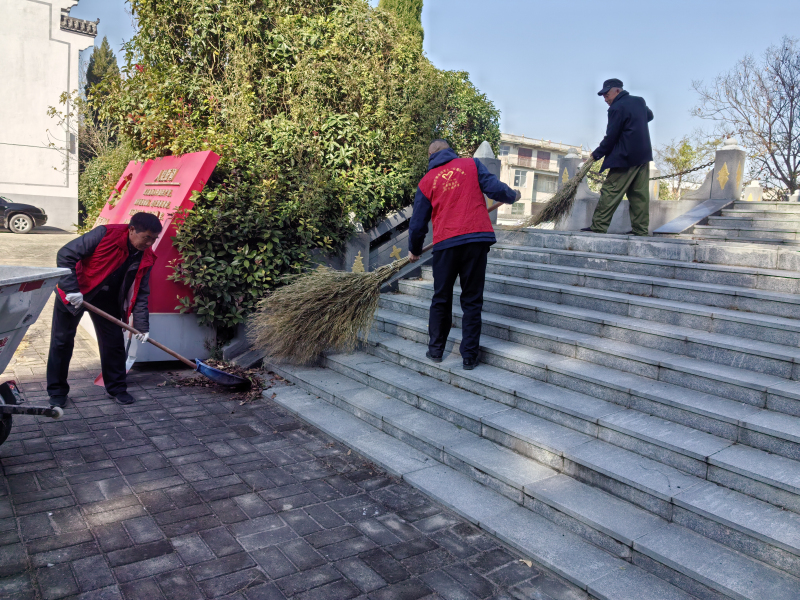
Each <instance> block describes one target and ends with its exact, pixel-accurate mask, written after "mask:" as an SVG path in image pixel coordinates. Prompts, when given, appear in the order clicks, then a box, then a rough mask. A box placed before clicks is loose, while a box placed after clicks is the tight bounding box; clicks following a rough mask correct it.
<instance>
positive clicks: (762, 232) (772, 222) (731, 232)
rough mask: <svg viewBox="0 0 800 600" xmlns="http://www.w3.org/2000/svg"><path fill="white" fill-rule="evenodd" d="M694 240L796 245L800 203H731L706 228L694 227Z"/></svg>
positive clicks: (799, 238)
mask: <svg viewBox="0 0 800 600" xmlns="http://www.w3.org/2000/svg"><path fill="white" fill-rule="evenodd" d="M692 237H694V238H695V239H707V240H711V239H713V240H727V241H732V242H755V243H767V244H790V245H792V244H800V204H798V203H794V202H734V204H733V208H731V209H723V210H722V215H721V216H719V217H709V218H708V225H695V227H694V231H693V233H692Z"/></svg>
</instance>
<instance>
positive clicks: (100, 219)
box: [94, 217, 108, 227]
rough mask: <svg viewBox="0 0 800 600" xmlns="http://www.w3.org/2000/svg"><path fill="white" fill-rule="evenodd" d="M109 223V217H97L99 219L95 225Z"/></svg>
mask: <svg viewBox="0 0 800 600" xmlns="http://www.w3.org/2000/svg"><path fill="white" fill-rule="evenodd" d="M106 223H108V219H106V218H105V217H97V221H95V222H94V226H95V227H98V226H99V225H105V224H106Z"/></svg>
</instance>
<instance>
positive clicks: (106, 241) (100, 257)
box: [58, 225, 157, 317]
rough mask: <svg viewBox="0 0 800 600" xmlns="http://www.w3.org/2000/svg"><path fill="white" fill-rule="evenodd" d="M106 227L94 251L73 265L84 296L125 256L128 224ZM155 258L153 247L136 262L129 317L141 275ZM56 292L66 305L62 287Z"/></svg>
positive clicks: (142, 275)
mask: <svg viewBox="0 0 800 600" xmlns="http://www.w3.org/2000/svg"><path fill="white" fill-rule="evenodd" d="M105 228H106V234H105V235H104V236H103V239H102V240H100V243H99V244H98V245H97V248H95V251H94V252H93V253H92V254H90V255H89V256H86V257H84V258H82V259H81V260H80V261H79V262H78V264H77V265H76V266H75V272H76V274H77V275H78V287H80V290H81V293H82V294H83V295H84V296H85V295H86V294H88V293H89V292H91V291H92V290H93V289H94V288H96V287H97V286H98V285H100V284H101V283H102V282H103V280H105V278H106V277H108V276H109V275H111V273H113V272H114V271H115V270H117V269H118V268H119V267H120V266H121V265H122V263H124V262H125V260H126V259H127V258H128V229H129V228H130V225H105ZM156 258H157V256H156V254H155V252H153V249H152V248H148V249H147V250H145V251H144V254H143V255H142V260H141V262H139V270H138V271H137V272H136V279H134V280H133V285H132V286H131V293H130V294H129V296H130V300H129V302H128V314H127V315H126V316H127V317H130V316H131V311H132V310H133V306H134V304H136V296H137V295H138V293H139V285H140V284H141V283H142V277H144V274H145V272H146V271H147V269H148V268H149V267H152V266H153V265H154V264H155V262H156ZM58 294H59V296H61V300H63V301H64V304H69V303H68V302H67V297H66V296H67V295H66V294H65V293H64V291H63V290H62V289H61V288H58Z"/></svg>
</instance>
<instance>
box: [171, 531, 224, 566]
mask: <svg viewBox="0 0 800 600" xmlns="http://www.w3.org/2000/svg"><path fill="white" fill-rule="evenodd" d="M170 541H171V542H172V545H173V547H174V548H175V551H176V552H177V553H178V554H179V555H180V557H181V559H182V560H183V562H184V564H186V565H194V564H197V563H200V562H205V561H208V560H212V559H213V558H214V556H215V555H214V553H213V552H212V551H211V549H210V548H209V547H208V546H207V545H206V543H205V542H204V541H203V540H202V538H201V537H200V535H198V534H196V533H193V534H191V535H184V536H181V537H175V538H172V540H170Z"/></svg>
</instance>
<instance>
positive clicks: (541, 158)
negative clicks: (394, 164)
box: [536, 150, 550, 171]
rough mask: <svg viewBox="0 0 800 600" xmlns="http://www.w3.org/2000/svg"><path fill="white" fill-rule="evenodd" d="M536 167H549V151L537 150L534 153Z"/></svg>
mask: <svg viewBox="0 0 800 600" xmlns="http://www.w3.org/2000/svg"><path fill="white" fill-rule="evenodd" d="M536 168H537V169H542V170H544V171H547V170H548V169H549V168H550V153H549V152H544V151H543V150H539V151H538V152H537V153H536Z"/></svg>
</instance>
